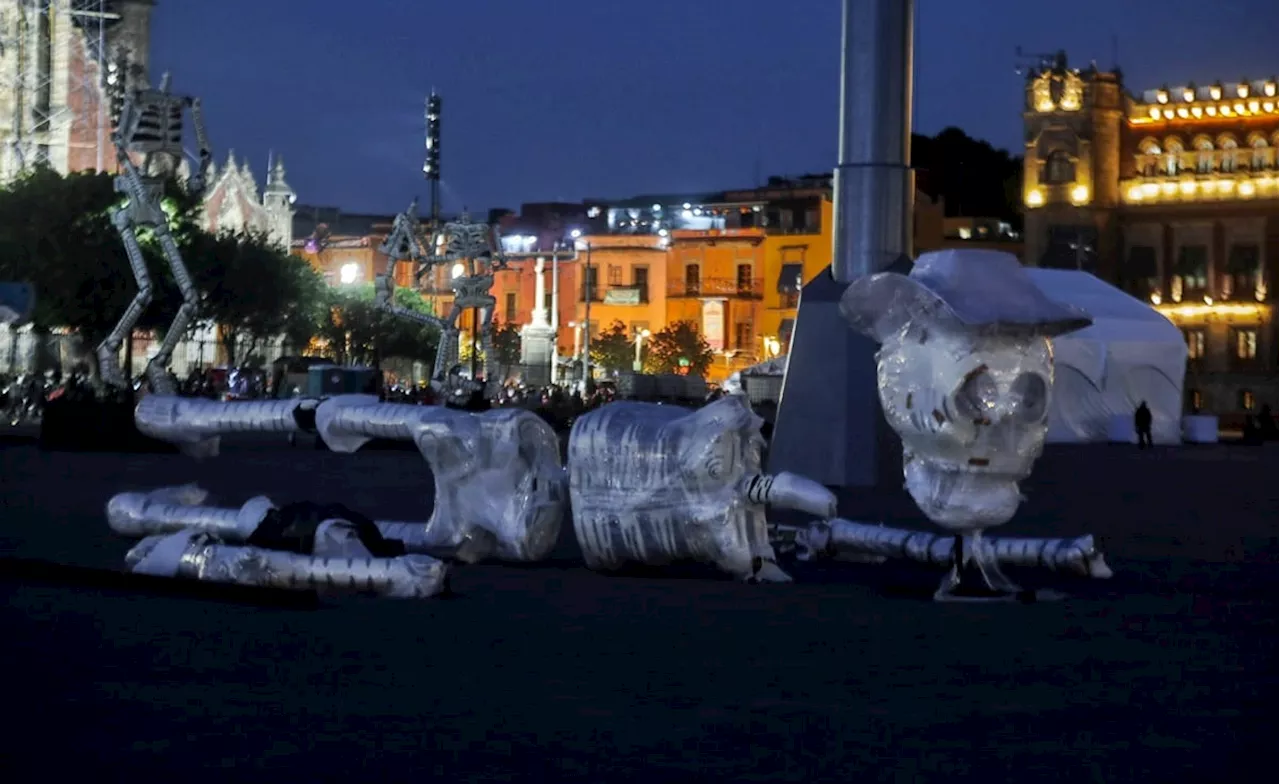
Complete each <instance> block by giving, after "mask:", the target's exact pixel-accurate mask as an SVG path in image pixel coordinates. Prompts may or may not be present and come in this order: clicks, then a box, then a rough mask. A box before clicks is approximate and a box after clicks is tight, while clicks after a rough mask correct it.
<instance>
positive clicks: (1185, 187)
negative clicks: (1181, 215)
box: [1178, 182, 1196, 195]
mask: <svg viewBox="0 0 1280 784" xmlns="http://www.w3.org/2000/svg"><path fill="white" fill-rule="evenodd" d="M1178 189H1179V190H1181V191H1182V192H1183V193H1185V194H1188V195H1190V194H1192V193H1195V192H1196V184H1195V183H1194V182H1184V183H1179V185H1178Z"/></svg>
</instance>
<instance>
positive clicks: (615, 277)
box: [609, 264, 622, 286]
mask: <svg viewBox="0 0 1280 784" xmlns="http://www.w3.org/2000/svg"><path fill="white" fill-rule="evenodd" d="M609 285H610V286H621V285H622V266H621V265H618V264H610V265H609Z"/></svg>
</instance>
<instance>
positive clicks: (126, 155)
mask: <svg viewBox="0 0 1280 784" xmlns="http://www.w3.org/2000/svg"><path fill="white" fill-rule="evenodd" d="M187 108H190V109H191V122H192V125H194V126H195V132H196V144H197V147H198V148H199V156H200V165H199V170H198V171H196V172H194V173H193V174H192V175H191V177H190V178H189V179H188V181H187V188H188V189H189V190H190V191H191V192H192V193H193V194H196V195H198V194H200V193H201V192H202V191H203V190H204V186H205V177H206V175H207V173H208V171H209V167H210V165H212V163H213V153H212V150H211V149H210V148H209V141H208V138H207V137H206V135H205V130H204V118H203V115H202V114H201V111H200V100H199V99H198V98H192V97H190V96H184V95H171V94H170V93H169V76H168V74H166V75H165V76H164V78H163V79H162V80H161V83H160V89H158V90H152V89H142V90H135V91H133V92H132V94H130V95H128V96H127V97H126V98H125V102H124V108H123V109H122V110H121V113H120V122H119V124H118V125H117V126H116V129H115V130H114V131H112V133H111V143H112V144H113V145H115V149H116V162H117V164H118V166H119V167H120V174H119V176H117V177H116V179H115V187H116V190H117V191H118V192H120V193H123V194H125V196H126V197H127V200H126V201H125V203H124V205H123V206H121V207H119V208H117V209H116V210H115V211H114V212H112V213H111V222H112V224H113V225H114V226H115V228H116V231H117V232H119V234H120V239H121V241H123V242H124V248H125V252H126V253H127V254H128V256H129V266H130V268H131V269H132V270H133V277H134V280H135V281H136V282H137V284H138V293H137V294H135V295H134V298H133V301H132V302H130V303H129V308H128V309H127V310H126V311H125V313H124V315H123V316H122V317H121V318H120V321H119V322H118V323H117V324H116V326H115V328H114V329H112V330H111V332H110V333H109V334H108V335H107V337H106V339H105V340H103V341H102V343H100V344H99V345H98V349H97V354H98V366H99V368H100V372H101V374H102V379H103V381H104V382H105V383H107V384H110V385H112V386H116V387H128V386H129V383H130V379H128V378H126V376H125V373H124V371H123V370H122V369H121V367H120V347H121V346H122V345H123V343H124V340H125V338H127V337H128V336H129V335H131V334H133V328H134V326H135V325H136V324H137V323H138V319H139V318H141V317H142V312H143V311H144V310H146V308H147V306H148V305H150V304H151V297H152V284H151V274H150V273H149V272H148V271H147V263H146V260H145V258H144V257H143V255H142V247H141V246H140V245H139V244H138V236H137V230H138V229H142V228H145V229H150V230H151V231H152V232H153V233H154V234H155V237H156V240H157V241H158V242H159V243H160V249H161V251H162V252H163V254H164V258H165V262H166V263H167V264H168V265H169V269H170V270H172V272H173V279H174V281H175V282H176V283H177V284H178V289H179V291H181V293H182V305H181V306H180V307H179V308H178V313H177V315H176V316H174V319H173V323H172V324H170V325H169V328H168V329H167V330H165V333H164V340H162V341H161V342H160V347H159V348H158V349H157V351H156V355H155V356H154V357H152V358H151V360H150V361H149V362H148V363H147V369H146V376H147V381H148V382H149V383H150V384H151V388H152V389H153V390H155V391H156V392H158V393H161V394H174V392H175V390H174V384H173V380H172V379H171V378H170V377H169V372H168V367H169V360H170V359H171V358H172V357H173V351H174V349H175V348H176V347H177V345H178V341H180V340H182V338H183V336H184V335H186V333H187V327H189V326H190V325H191V321H192V319H194V318H195V315H196V305H197V304H198V303H199V295H198V294H197V292H196V288H195V284H194V283H192V281H191V275H190V274H189V273H188V272H187V265H186V263H185V262H184V261H183V260H182V254H181V253H180V252H179V251H178V244H177V242H175V241H174V239H173V235H172V234H171V233H170V232H169V219H168V216H167V215H166V214H165V212H164V208H163V206H162V204H161V201H162V197H163V195H164V182H165V179H166V178H167V177H168V176H170V175H172V174H175V173H176V172H177V171H178V168H179V166H180V165H181V164H182V161H183V149H182V115H183V110H184V109H187ZM135 156H141V158H142V164H141V168H139V166H138V165H137V164H135V163H134V157H135Z"/></svg>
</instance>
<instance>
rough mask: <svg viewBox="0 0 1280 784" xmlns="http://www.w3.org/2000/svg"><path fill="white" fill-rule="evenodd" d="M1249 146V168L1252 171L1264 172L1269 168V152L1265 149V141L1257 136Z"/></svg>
mask: <svg viewBox="0 0 1280 784" xmlns="http://www.w3.org/2000/svg"><path fill="white" fill-rule="evenodd" d="M1249 146H1250V147H1252V148H1253V151H1252V154H1251V155H1250V156H1249V167H1250V168H1251V169H1253V170H1254V171H1265V170H1266V169H1269V168H1271V155H1270V152H1271V151H1270V150H1268V149H1267V140H1266V139H1264V138H1262V137H1261V136H1259V137H1257V138H1255V139H1254V140H1253V143H1252V144H1250V145H1249Z"/></svg>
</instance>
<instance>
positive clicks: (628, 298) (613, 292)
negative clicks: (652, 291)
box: [604, 285, 649, 305]
mask: <svg viewBox="0 0 1280 784" xmlns="http://www.w3.org/2000/svg"><path fill="white" fill-rule="evenodd" d="M648 302H649V287H648V286H619V285H614V286H610V287H609V288H608V289H607V290H606V291H605V292H604V304H606V305H645V304H648Z"/></svg>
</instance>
